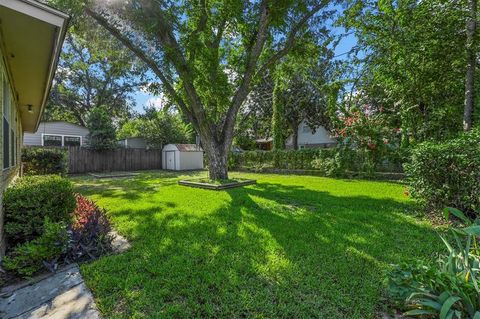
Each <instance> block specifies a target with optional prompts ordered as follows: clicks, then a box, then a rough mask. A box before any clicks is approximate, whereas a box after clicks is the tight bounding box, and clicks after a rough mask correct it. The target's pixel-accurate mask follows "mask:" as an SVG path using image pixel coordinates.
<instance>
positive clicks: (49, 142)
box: [43, 135, 62, 146]
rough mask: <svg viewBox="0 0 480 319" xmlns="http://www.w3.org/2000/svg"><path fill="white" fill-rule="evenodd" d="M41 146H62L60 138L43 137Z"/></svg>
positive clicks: (54, 136)
mask: <svg viewBox="0 0 480 319" xmlns="http://www.w3.org/2000/svg"><path fill="white" fill-rule="evenodd" d="M43 146H62V136H61V135H43Z"/></svg>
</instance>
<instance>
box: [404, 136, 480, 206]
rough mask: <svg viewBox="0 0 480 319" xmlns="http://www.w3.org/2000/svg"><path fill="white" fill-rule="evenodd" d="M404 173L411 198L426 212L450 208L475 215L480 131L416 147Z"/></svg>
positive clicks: (479, 195)
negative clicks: (426, 210) (418, 202)
mask: <svg viewBox="0 0 480 319" xmlns="http://www.w3.org/2000/svg"><path fill="white" fill-rule="evenodd" d="M405 171H406V173H407V176H408V181H409V184H410V189H411V190H410V191H411V194H412V196H413V197H414V198H416V199H418V200H419V201H420V202H421V203H422V204H423V205H424V206H425V208H426V209H428V210H429V211H440V210H441V209H442V208H443V207H445V206H452V207H458V208H459V209H461V210H463V211H465V212H467V213H468V214H474V215H475V214H476V213H475V211H478V210H479V209H480V131H478V130H477V131H473V132H469V133H465V134H462V135H461V136H459V137H458V138H455V139H453V140H449V141H447V142H444V143H434V142H427V143H423V144H420V145H419V146H418V147H416V148H415V149H413V150H412V156H411V162H410V163H409V164H407V165H405Z"/></svg>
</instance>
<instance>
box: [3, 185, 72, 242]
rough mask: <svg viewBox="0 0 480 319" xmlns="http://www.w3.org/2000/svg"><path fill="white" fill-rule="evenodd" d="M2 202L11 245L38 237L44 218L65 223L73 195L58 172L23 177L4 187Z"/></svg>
mask: <svg viewBox="0 0 480 319" xmlns="http://www.w3.org/2000/svg"><path fill="white" fill-rule="evenodd" d="M3 203H4V212H5V233H6V236H7V242H8V244H9V246H11V247H13V246H15V245H17V244H19V243H25V242H28V241H30V240H33V239H35V238H36V237H38V236H40V235H41V234H42V233H43V232H44V220H45V217H48V219H49V220H50V221H51V222H53V223H57V222H63V223H65V224H69V221H70V219H71V214H72V212H73V210H74V209H75V196H74V194H73V187H72V184H71V183H70V181H69V180H67V179H64V178H62V177H60V176H58V175H44V176H27V177H22V178H20V179H18V180H17V181H16V182H15V183H14V184H13V185H12V186H11V187H9V188H7V190H6V191H5V194H4V200H3Z"/></svg>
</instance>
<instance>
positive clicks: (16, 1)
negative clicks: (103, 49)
mask: <svg viewBox="0 0 480 319" xmlns="http://www.w3.org/2000/svg"><path fill="white" fill-rule="evenodd" d="M67 20H68V15H66V14H64V13H62V12H60V11H57V10H55V9H52V8H50V7H48V6H46V5H43V4H41V3H39V2H36V1H32V0H0V21H1V24H0V40H1V41H0V57H1V59H0V108H1V115H0V116H1V117H2V120H0V125H1V129H0V132H1V134H2V135H1V137H0V143H1V144H2V145H1V146H0V165H1V167H2V168H3V170H2V178H1V179H0V185H1V189H0V207H2V197H3V196H2V194H3V190H4V189H5V188H6V187H7V186H8V185H9V183H10V182H11V181H12V180H13V179H14V178H15V177H16V176H17V175H18V172H19V168H20V149H21V146H22V143H21V142H22V134H23V133H24V132H35V131H37V128H38V124H39V121H40V118H41V115H42V113H43V109H44V106H45V101H46V100H47V98H48V94H49V91H50V87H51V84H52V79H53V76H54V74H55V69H56V66H57V61H58V57H59V54H60V51H61V49H62V43H63V39H64V37H65V32H66V24H67ZM4 237H5V236H4V232H3V210H0V258H1V256H2V255H3V254H4V252H5V241H4Z"/></svg>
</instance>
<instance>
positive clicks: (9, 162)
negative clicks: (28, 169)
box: [2, 72, 16, 171]
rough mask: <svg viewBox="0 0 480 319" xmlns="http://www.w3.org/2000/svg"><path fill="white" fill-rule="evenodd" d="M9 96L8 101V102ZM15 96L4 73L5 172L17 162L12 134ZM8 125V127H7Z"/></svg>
mask: <svg viewBox="0 0 480 319" xmlns="http://www.w3.org/2000/svg"><path fill="white" fill-rule="evenodd" d="M7 94H8V100H7ZM14 111H15V109H14V95H13V92H12V87H11V86H10V81H9V80H8V76H7V74H5V72H2V134H3V136H2V151H3V154H2V158H3V165H2V166H3V167H2V169H3V171H7V170H9V169H11V168H12V167H15V165H16V164H15V162H14V161H13V154H11V148H12V145H11V143H12V141H11V140H12V137H11V136H10V132H11V131H12V116H13V113H14ZM5 123H6V125H5Z"/></svg>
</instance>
